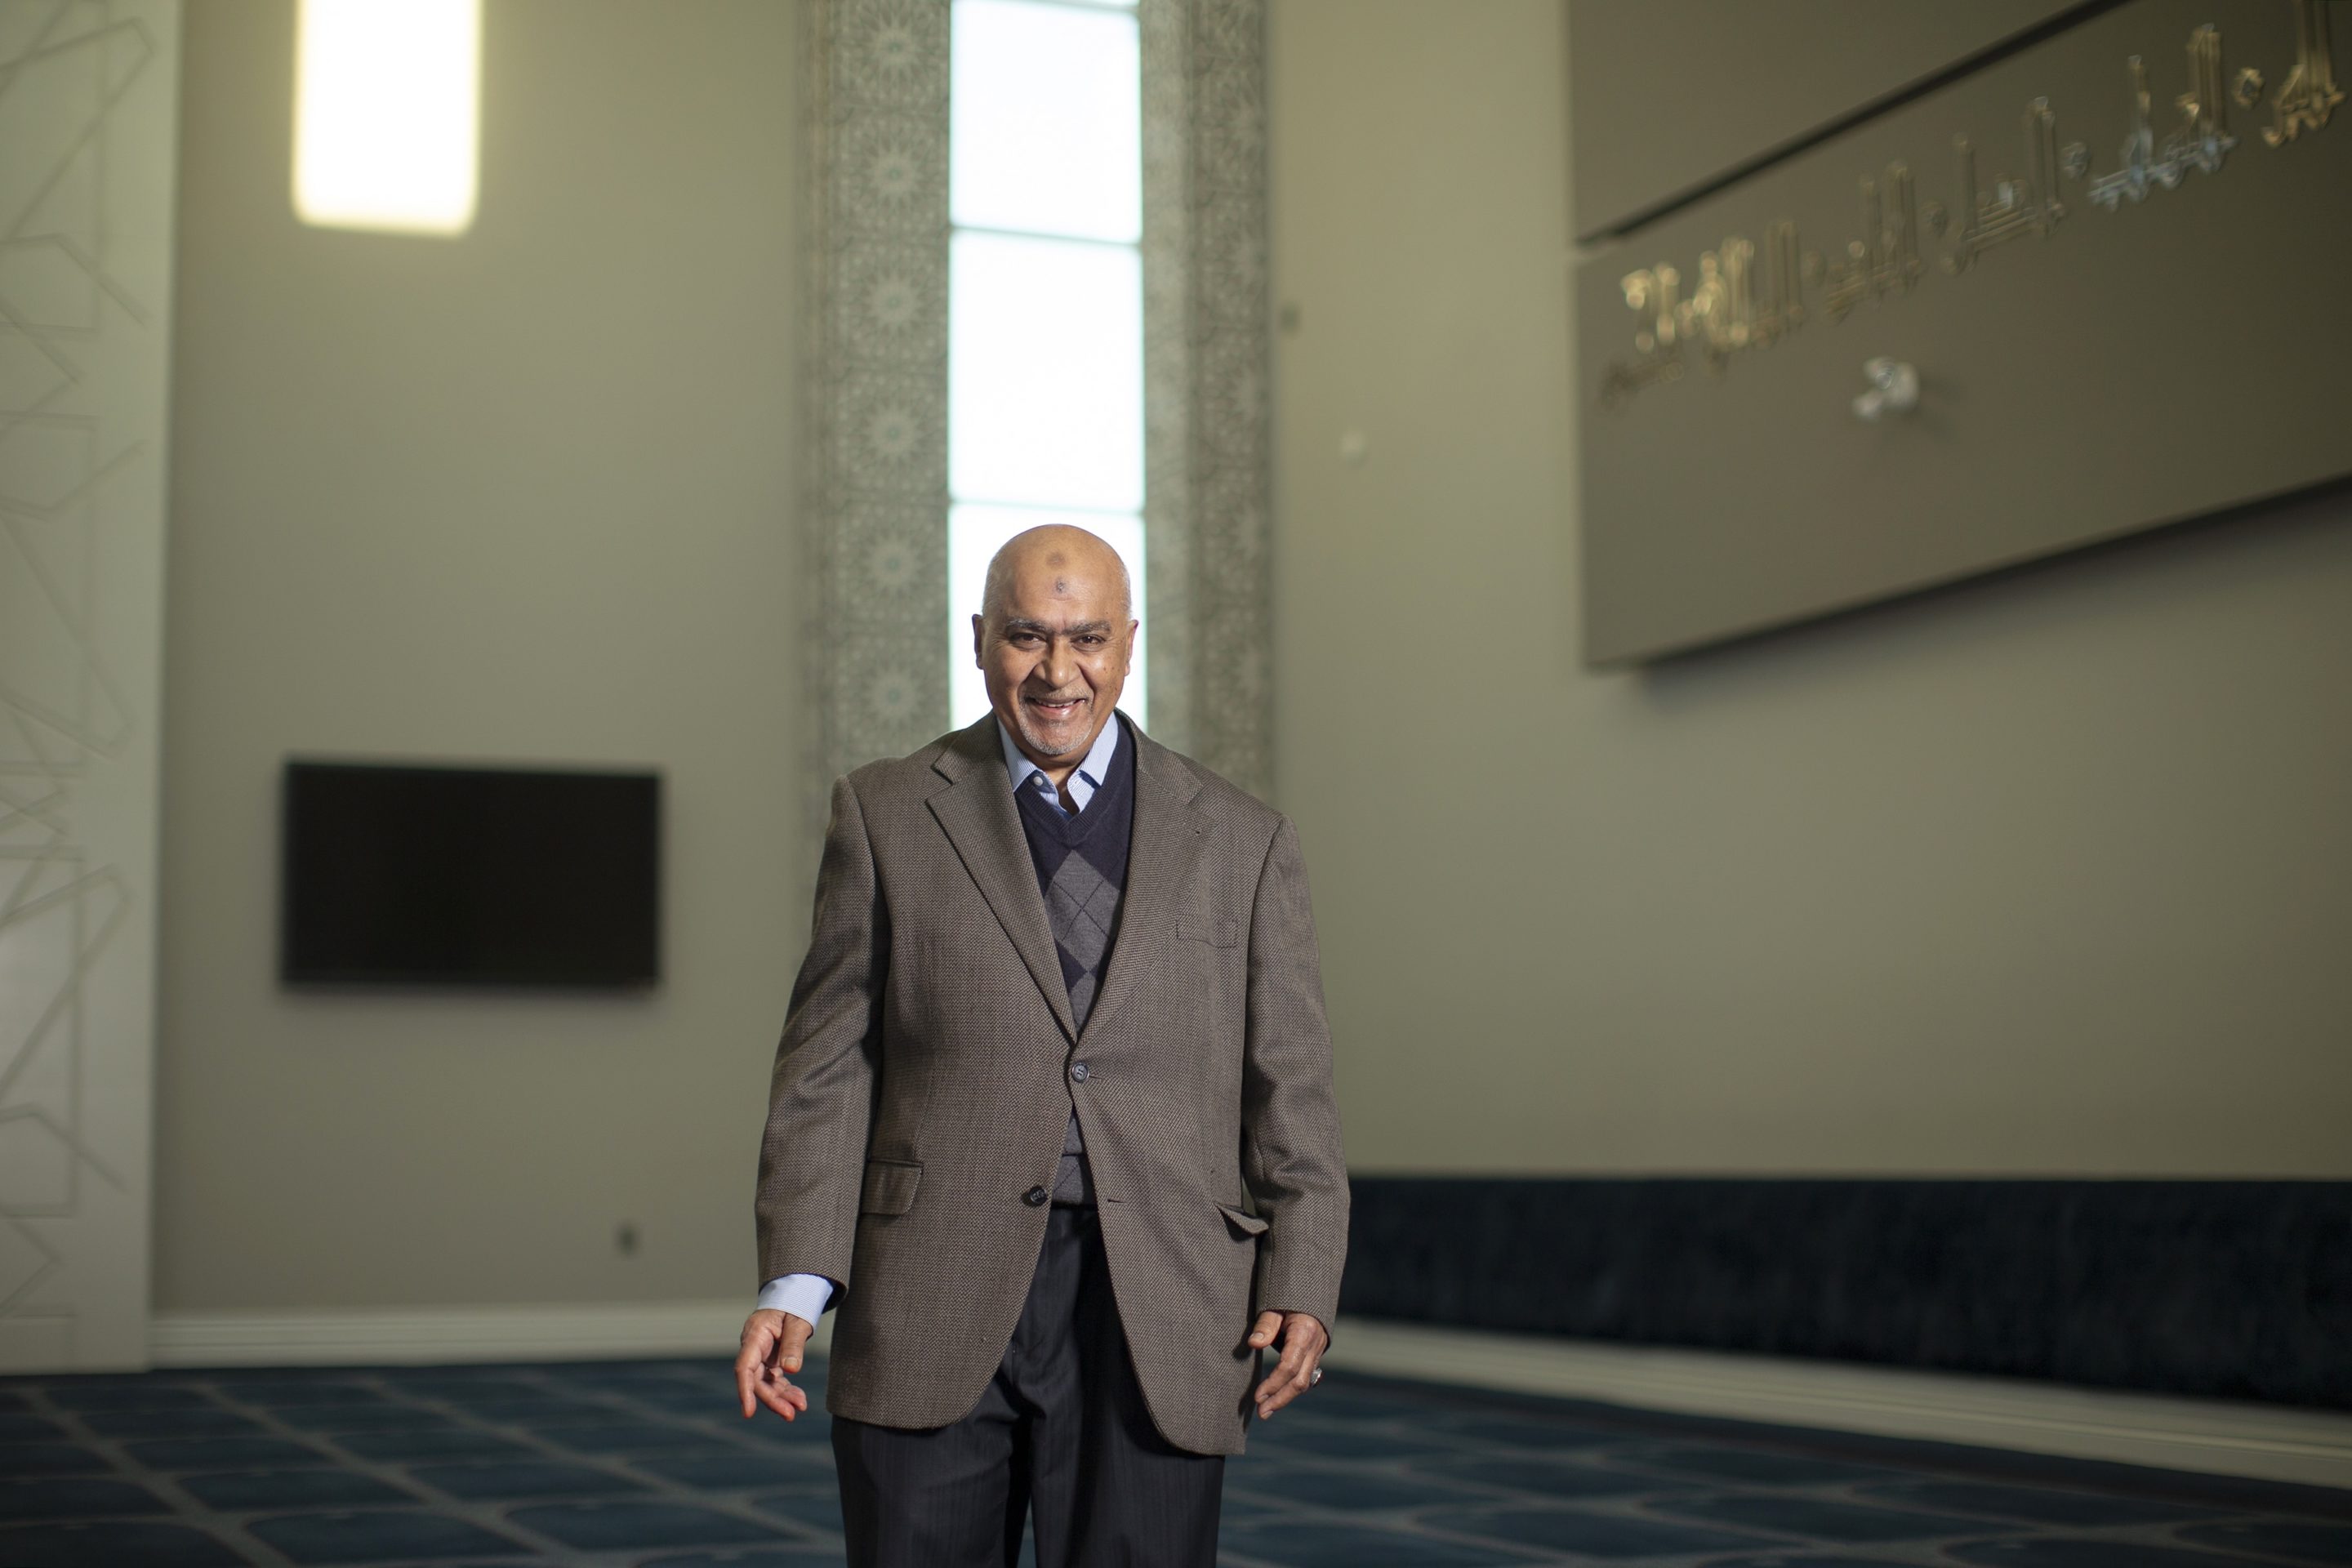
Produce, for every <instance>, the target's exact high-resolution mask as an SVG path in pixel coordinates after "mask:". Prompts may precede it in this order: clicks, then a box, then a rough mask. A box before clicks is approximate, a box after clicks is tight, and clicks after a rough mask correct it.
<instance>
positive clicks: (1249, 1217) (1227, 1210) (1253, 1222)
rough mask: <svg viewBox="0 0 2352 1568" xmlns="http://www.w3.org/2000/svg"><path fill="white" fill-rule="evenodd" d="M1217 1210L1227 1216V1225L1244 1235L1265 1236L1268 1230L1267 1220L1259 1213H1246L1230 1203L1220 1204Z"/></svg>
mask: <svg viewBox="0 0 2352 1568" xmlns="http://www.w3.org/2000/svg"><path fill="white" fill-rule="evenodd" d="M1217 1212H1218V1213H1219V1214H1221V1215H1224V1216H1225V1223H1226V1224H1227V1225H1229V1226H1233V1227H1234V1229H1235V1230H1236V1231H1239V1232H1240V1233H1241V1234H1242V1235H1244V1236H1264V1235H1265V1232H1266V1222H1265V1219H1264V1218H1263V1217H1262V1216H1260V1215H1254V1214H1248V1213H1244V1211H1243V1210H1240V1209H1237V1208H1234V1207H1233V1206H1232V1205H1228V1204H1219V1205H1217Z"/></svg>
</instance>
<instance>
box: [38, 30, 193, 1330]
mask: <svg viewBox="0 0 2352 1568" xmlns="http://www.w3.org/2000/svg"><path fill="white" fill-rule="evenodd" d="M178 36H179V13H178V9H177V7H176V5H173V4H171V3H170V0H71V3H68V4H59V3H58V0H0V1369H5V1370H13V1371H22V1370H27V1369H31V1368H37V1367H101V1366H127V1365H139V1364H143V1363H144V1362H145V1358H146V1354H147V1342H146V1310H147V1295H148V1289H147V1258H148V1216H149V1208H150V1205H149V1194H148V1183H149V1152H148V1151H149V1142H150V1112H149V1093H150V1081H151V1077H152V1057H153V1014H154V1007H153V986H152V973H153V969H154V908H155V901H154V876H155V834H156V817H157V813H156V806H157V759H158V752H157V742H158V740H159V734H158V723H157V719H158V712H157V702H158V697H159V695H160V689H161V682H162V668H161V657H160V655H161V647H162V613H163V605H162V592H161V590H162V584H163V458H164V437H165V422H164V409H165V394H166V384H165V383H166V376H167V374H168V363H169V362H168V355H167V349H168V342H169V324H170V305H171V287H170V283H171V242H172V216H173V204H172V195H173V148H174V136H175V124H174V104H175V101H176V90H177V72H178Z"/></svg>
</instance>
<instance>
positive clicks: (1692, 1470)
mask: <svg viewBox="0 0 2352 1568" xmlns="http://www.w3.org/2000/svg"><path fill="white" fill-rule="evenodd" d="M813 1381H815V1382H819V1383H821V1382H822V1375H821V1367H820V1369H819V1375H818V1377H816V1378H815V1379H814V1380H813ZM731 1395H732V1379H731V1376H730V1372H729V1370H728V1368H727V1366H726V1365H725V1363H719V1362H702V1361H691V1362H686V1361H660V1362H629V1363H565V1364H561V1365H551V1366H550V1365H536V1366H466V1367H430V1368H391V1369H378V1370H371V1371H346V1370H341V1369H338V1370H333V1371H315V1372H313V1371H285V1372H215V1373H151V1374H148V1375H144V1376H135V1377H131V1376H126V1377H80V1378H20V1379H14V1380H7V1381H5V1382H0V1568H49V1565H53V1564H71V1565H73V1568H143V1565H147V1564H174V1565H177V1564H188V1565H191V1568H194V1565H211V1564H234V1563H270V1564H314V1563H369V1564H379V1565H390V1564H425V1563H431V1564H434V1565H435V1568H455V1565H457V1564H480V1565H484V1568H488V1565H489V1564H498V1565H499V1568H511V1565H513V1564H516V1563H578V1564H583V1565H590V1568H623V1565H626V1568H653V1565H655V1564H659V1565H660V1568H719V1565H721V1564H726V1565H730V1568H823V1565H824V1564H832V1563H840V1562H841V1561H842V1559H841V1551H840V1535H839V1533H838V1531H839V1528H840V1512H839V1509H838V1506H837V1505H836V1503H835V1498H834V1486H833V1468H832V1456H831V1452H830V1449H829V1448H828V1447H827V1445H826V1443H825V1441H824V1430H825V1429H824V1417H823V1415H822V1412H821V1411H820V1412H818V1413H817V1414H816V1415H815V1416H814V1418H813V1419H809V1420H804V1421H801V1422H797V1423H794V1424H792V1425H790V1426H787V1425H786V1424H785V1423H783V1422H782V1421H778V1420H775V1419H774V1418H772V1417H771V1416H768V1415H764V1414H763V1415H761V1418H760V1420H759V1421H757V1422H745V1421H744V1420H743V1419H742V1418H741V1417H740V1415H736V1414H734V1412H733V1411H732V1409H731V1408H730V1403H729V1402H730V1398H731ZM1223 1551H1224V1559H1225V1562H1226V1563H1227V1564H1228V1565H1229V1568H1479V1565H1485V1564H1496V1565H1502V1564H1517V1563H1611V1564H1621V1565H1623V1568H1699V1565H1705V1568H1870V1565H1872V1564H1878V1565H1891V1564H1911V1565H1915V1568H1927V1565H1929V1564H1937V1565H1943V1568H1952V1565H1962V1568H2286V1565H2294V1568H2309V1565H2313V1564H2332V1563H2352V1492H2337V1491H2329V1490H2322V1489H2308V1488H2293V1487H2273V1486H2267V1485H2264V1484H2262V1483H2256V1482H2233V1481H2229V1480H2223V1479H2199V1478H2190V1477H2183V1476H2179V1475H2173V1474H2168V1473H2165V1472H2158V1471H2149V1470H2134V1469H2130V1468H2125V1467H2121V1466H2109V1465H2089V1464H2077V1463H2072V1462H2068V1461H2063V1460H2047V1459H2038V1458H2032V1457H2029V1456H2025V1455H2004V1454H2000V1453H1997V1452H1992V1451H1989V1450H1981V1449H1962V1448H1944V1447H1936V1446H1931V1445H1918V1444H1904V1443H1895V1442H1884V1441H1876V1440H1873V1439H1866V1438H1859V1437H1843V1436H1834V1435H1831V1434H1826V1433H1819V1432H1804V1431H1797V1430H1791V1429H1783V1428H1770V1427H1756V1426H1733V1425H1730V1424H1727V1423H1718V1422H1706V1421H1700V1420H1695V1419H1686V1418H1679V1417H1673V1416H1664V1415H1653V1414H1648V1413H1643V1412H1636V1411H1628V1410H1617V1409H1612V1408H1610V1407H1607V1406H1600V1405H1569V1404H1560V1403H1547V1402H1542V1401H1536V1400H1519V1399H1510V1398H1507V1397H1504V1396H1498V1395H1487V1394H1476V1393H1473V1392H1470V1391H1466V1390H1458V1389H1443V1388H1433V1387H1429V1386H1426V1385H1417V1384H1402V1383H1378V1384H1369V1383H1366V1382H1363V1381H1361V1380H1358V1379H1354V1378H1349V1379H1347V1380H1346V1381H1342V1380H1340V1379H1337V1378H1335V1379H1332V1380H1330V1381H1328V1382H1327V1383H1326V1384H1325V1385H1324V1387H1323V1388H1322V1389H1320V1390H1318V1392H1317V1393H1316V1394H1315V1395H1314V1396H1313V1397H1312V1400H1311V1402H1309V1403H1307V1404H1305V1405H1301V1406H1300V1407H1299V1408H1297V1409H1296V1410H1294V1411H1290V1412H1286V1413H1285V1414H1284V1415H1280V1416H1278V1417H1276V1419H1275V1420H1274V1421H1273V1422H1272V1423H1270V1424H1268V1425H1266V1426H1262V1427H1260V1428H1258V1429H1257V1433H1256V1435H1255V1436H1254V1437H1253V1438H1252V1443H1251V1452H1250V1454H1249V1456H1248V1457H1247V1458H1244V1459H1242V1460H1240V1461H1238V1462H1236V1463H1235V1464H1234V1465H1233V1466H1232V1467H1231V1468H1229V1470H1228V1471H1227V1485H1226V1492H1225V1519H1224V1533H1223Z"/></svg>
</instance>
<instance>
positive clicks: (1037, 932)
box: [930, 713, 1142, 1039]
mask: <svg viewBox="0 0 2352 1568" xmlns="http://www.w3.org/2000/svg"><path fill="white" fill-rule="evenodd" d="M931 767H932V769H933V770H934V771H935V772H937V773H940V774H941V775H942V776H944V777H946V778H947V779H948V780H949V781H950V784H949V785H948V787H947V788H946V789H943V790H941V791H940V793H939V794H937V795H933V796H931V799H930V806H931V815H932V816H935V817H937V818H938V819H939V824H940V828H941V829H942V830H943V831H944V832H945V833H946V834H947V836H948V842H950V844H953V845H954V846H955V851H956V854H957V855H959V856H960V857H961V858H962V859H963V865H964V869H965V870H967V871H969V872H970V873H971V879H972V881H973V883H974V884H976V885H977V886H978V887H979V889H980V894H981V897H982V898H984V899H986V900H988V907H989V908H990V909H991V910H994V911H995V913H996V920H997V923H998V924H1000V925H1002V926H1003V928H1004V934H1005V935H1006V936H1008V937H1010V938H1011V939H1012V940H1013V951H1014V952H1018V953H1019V954H1020V955H1021V962H1022V963H1024V964H1026V965H1028V967H1029V974H1030V978H1032V979H1034V981H1036V982H1037V989H1038V990H1039V991H1041V992H1043V993H1044V994H1045V1003H1046V1005H1048V1006H1050V1007H1052V1008H1053V1009H1054V1016H1055V1019H1056V1020H1057V1021H1058V1022H1059V1023H1060V1024H1061V1026H1062V1032H1063V1033H1064V1034H1065V1035H1067V1036H1069V1037H1071V1038H1073V1039H1076V1037H1077V1027H1076V1025H1075V1024H1074V1023H1072V1021H1071V1017H1070V993H1069V988H1068V987H1067V986H1066V985H1065V984H1063V983H1062V960H1061V957H1060V955H1059V953H1058V952H1055V947H1054V933H1053V931H1052V928H1050V927H1049V926H1048V925H1047V924H1046V923H1045V899H1044V897H1043V896H1042V895H1040V894H1039V893H1038V891H1037V871H1036V868H1035V867H1034V865H1033V864H1032V863H1031V861H1030V859H1029V842H1028V840H1027V839H1026V838H1024V837H1023V836H1022V832H1021V808H1020V807H1019V806H1017V805H1014V804H1013V784H1012V781H1010V780H1009V779H1007V778H1006V777H1005V776H1004V755H1003V749H1002V746H1001V744H1000V742H998V740H997V737H996V716H995V715H994V714H993V713H991V714H989V715H988V716H987V717H985V718H983V719H982V720H981V721H980V722H979V723H977V724H974V725H972V726H971V728H969V729H966V730H962V731H958V732H957V733H956V734H954V735H952V736H950V738H949V740H948V743H947V744H946V746H944V747H943V748H941V750H940V754H939V755H938V756H937V757H935V758H933V759H932V760H931ZM1141 804H1142V803H1141V802H1140V801H1138V802H1137V805H1138V807H1139V808H1140V806H1141ZM1141 815H1142V814H1141V811H1140V809H1139V810H1138V812H1137V816H1139V817H1140V816H1141ZM1131 853H1132V851H1130V854H1131ZM1101 1010H1102V1009H1101V1007H1100V1005H1097V1007H1096V1008H1095V1011H1096V1012H1097V1013H1098V1012H1100V1011H1101Z"/></svg>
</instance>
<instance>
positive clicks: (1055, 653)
mask: <svg viewBox="0 0 2352 1568" xmlns="http://www.w3.org/2000/svg"><path fill="white" fill-rule="evenodd" d="M1038 666H1039V672H1040V673H1041V674H1043V675H1044V676H1045V680H1046V683H1047V684H1048V685H1050V686H1052V687H1053V689H1055V690H1056V691H1059V690H1061V689H1062V688H1064V687H1065V686H1067V685H1068V684H1069V683H1070V679H1071V678H1072V677H1073V676H1075V675H1076V674H1077V672H1078V661H1077V659H1076V658H1074V657H1073V656H1072V654H1071V650H1070V645H1069V644H1067V643H1066V642H1064V641H1063V640H1062V639H1061V638H1059V637H1055V639H1054V640H1053V641H1052V642H1050V643H1047V644H1046V645H1045V658H1042V659H1040V660H1039V661H1038Z"/></svg>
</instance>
